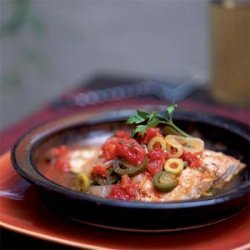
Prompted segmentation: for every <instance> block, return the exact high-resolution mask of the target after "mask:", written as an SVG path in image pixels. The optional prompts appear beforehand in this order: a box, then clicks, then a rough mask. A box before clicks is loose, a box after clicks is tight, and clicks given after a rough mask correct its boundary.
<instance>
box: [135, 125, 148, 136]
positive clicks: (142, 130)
mask: <svg viewBox="0 0 250 250" xmlns="http://www.w3.org/2000/svg"><path fill="white" fill-rule="evenodd" d="M146 130H147V126H146V125H138V126H137V127H136V128H135V129H134V130H133V131H132V136H133V137H134V136H135V135H136V134H137V133H141V134H144V133H145V132H146Z"/></svg>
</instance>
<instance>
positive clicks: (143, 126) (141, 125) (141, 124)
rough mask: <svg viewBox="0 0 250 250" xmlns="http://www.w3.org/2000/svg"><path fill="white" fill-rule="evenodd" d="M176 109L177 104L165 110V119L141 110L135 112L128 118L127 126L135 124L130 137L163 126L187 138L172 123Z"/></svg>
mask: <svg viewBox="0 0 250 250" xmlns="http://www.w3.org/2000/svg"><path fill="white" fill-rule="evenodd" d="M176 108H177V104H172V105H170V106H168V107H167V109H166V117H163V116H161V115H159V114H157V113H156V112H151V113H148V112H145V111H142V110H137V113H136V115H134V116H131V117H129V118H128V120H127V123H128V124H135V125H136V127H135V129H134V130H133V131H132V136H135V135H136V134H137V133H140V134H142V135H143V134H144V133H145V132H146V130H147V129H148V128H153V127H156V126H158V125H159V124H165V125H166V127H167V128H170V129H172V130H174V131H175V132H176V133H178V134H180V135H182V136H185V137H188V136H189V135H188V134H187V133H186V132H184V131H183V130H181V129H180V128H179V127H178V126H176V125H175V124H174V121H173V112H174V110H175V109H176Z"/></svg>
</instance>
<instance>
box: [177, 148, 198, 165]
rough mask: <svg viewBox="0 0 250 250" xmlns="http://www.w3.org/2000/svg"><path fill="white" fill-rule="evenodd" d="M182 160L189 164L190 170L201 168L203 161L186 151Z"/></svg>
mask: <svg viewBox="0 0 250 250" xmlns="http://www.w3.org/2000/svg"><path fill="white" fill-rule="evenodd" d="M181 158H182V159H183V161H186V162H187V163H188V166H189V167H190V168H198V167H200V166H201V160H200V159H199V158H198V157H197V156H196V155H195V154H192V153H190V152H187V151H184V152H183V154H182V156H181Z"/></svg>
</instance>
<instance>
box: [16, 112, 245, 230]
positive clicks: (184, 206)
mask: <svg viewBox="0 0 250 250" xmlns="http://www.w3.org/2000/svg"><path fill="white" fill-rule="evenodd" d="M133 113H134V110H133V111H132V110H124V111H117V112H109V113H104V114H101V115H98V116H94V117H92V118H86V115H83V114H79V115H73V116H68V117H65V118H63V119H60V120H56V121H51V122H48V123H46V124H44V125H41V126H39V127H37V128H35V129H33V130H31V131H30V132H28V133H26V134H25V135H24V136H22V137H21V138H20V139H19V141H18V142H17V143H16V145H15V146H14V147H13V149H12V152H11V160H12V163H13V166H14V168H15V170H16V171H17V172H18V173H19V174H20V175H21V176H22V177H24V178H25V179H26V180H28V181H29V182H31V183H32V184H34V185H35V186H36V187H37V190H38V193H39V194H40V196H41V198H42V199H43V200H44V201H45V202H46V204H48V205H49V207H51V208H52V209H53V210H55V211H56V212H57V213H60V214H63V215H65V216H67V217H70V218H72V219H74V220H77V221H80V222H83V223H87V224H91V225H95V226H99V227H104V228H111V229H118V230H129V231H139V232H164V231H177V230H183V229H189V228H196V227H200V226H205V225H209V224H213V223H216V222H219V221H222V220H225V219H227V218H229V217H230V216H232V215H234V214H236V213H238V212H240V211H241V210H242V209H244V208H245V207H247V206H248V205H249V198H250V182H249V179H250V169H249V165H248V166H247V167H246V168H245V170H244V171H243V172H242V173H241V177H240V182H239V185H238V186H237V187H234V188H232V189H230V190H227V191H225V192H224V193H221V194H219V195H217V196H215V197H212V198H210V199H200V200H190V201H181V202H164V203H149V202H127V201H119V200H111V199H105V198H100V197H96V196H92V195H88V194H84V193H80V192H77V191H74V190H70V189H68V188H65V187H63V186H60V185H58V184H56V183H54V182H52V181H50V180H48V179H47V178H45V177H44V176H43V175H42V174H41V173H39V171H38V170H37V168H36V165H37V162H38V161H39V159H40V157H41V156H42V155H43V153H44V152H45V151H46V150H47V149H48V148H51V147H53V146H57V145H60V144H62V143H63V144H72V143H75V142H76V141H77V142H78V143H81V144H84V141H86V140H89V139H91V138H92V139H93V138H95V139H97V138H99V139H100V140H101V138H102V136H103V135H110V134H111V133H112V132H113V131H114V130H116V129H121V128H124V127H126V124H125V122H124V121H125V120H126V119H127V117H128V116H129V115H131V114H133ZM174 119H175V121H176V123H177V124H178V125H179V126H180V127H182V128H183V129H185V130H186V131H188V132H190V133H193V132H195V133H197V132H198V133H199V134H200V135H201V137H202V138H203V139H205V141H207V145H208V146H209V147H212V148H213V149H214V150H216V149H220V150H222V151H224V152H225V153H227V154H230V155H232V156H234V157H236V158H238V159H240V160H242V161H243V162H245V163H246V164H249V162H250V157H249V145H250V138H249V134H250V133H249V132H250V130H249V127H248V126H246V125H243V124H241V123H238V122H236V121H232V120H229V119H225V118H222V117H218V116H212V115H207V114H198V113H186V112H179V113H178V112H177V113H176V115H175V116H174ZM95 141H96V140H95ZM97 141H98V139H97Z"/></svg>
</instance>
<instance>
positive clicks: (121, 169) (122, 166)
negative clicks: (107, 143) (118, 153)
mask: <svg viewBox="0 0 250 250" xmlns="http://www.w3.org/2000/svg"><path fill="white" fill-rule="evenodd" d="M147 165H148V158H147V157H145V159H144V161H143V162H142V164H140V165H139V166H134V165H132V164H130V163H128V162H126V161H123V160H116V161H115V163H114V171H115V172H116V173H117V174H118V175H123V174H127V175H128V176H135V175H137V174H140V173H142V172H143V171H144V170H145V169H146V167H147Z"/></svg>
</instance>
